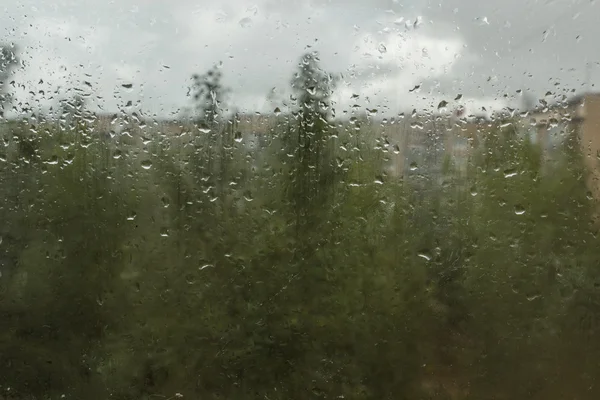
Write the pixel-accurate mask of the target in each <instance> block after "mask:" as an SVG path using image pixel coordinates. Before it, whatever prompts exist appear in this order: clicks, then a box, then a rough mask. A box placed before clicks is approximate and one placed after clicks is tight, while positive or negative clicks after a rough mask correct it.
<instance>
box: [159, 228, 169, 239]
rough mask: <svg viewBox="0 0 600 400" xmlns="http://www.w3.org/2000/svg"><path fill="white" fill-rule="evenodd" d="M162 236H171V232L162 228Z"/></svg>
mask: <svg viewBox="0 0 600 400" xmlns="http://www.w3.org/2000/svg"><path fill="white" fill-rule="evenodd" d="M160 236H162V237H167V236H169V230H168V229H167V228H161V230H160Z"/></svg>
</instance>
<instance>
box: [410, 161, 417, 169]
mask: <svg viewBox="0 0 600 400" xmlns="http://www.w3.org/2000/svg"><path fill="white" fill-rule="evenodd" d="M418 168H419V166H418V165H417V163H416V162H415V161H413V162H411V163H410V170H411V171H416V170H417V169H418Z"/></svg>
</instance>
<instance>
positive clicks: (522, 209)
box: [515, 204, 525, 215]
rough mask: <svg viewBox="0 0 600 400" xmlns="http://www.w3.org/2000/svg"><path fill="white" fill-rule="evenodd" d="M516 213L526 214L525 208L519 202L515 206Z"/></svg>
mask: <svg viewBox="0 0 600 400" xmlns="http://www.w3.org/2000/svg"><path fill="white" fill-rule="evenodd" d="M515 214H517V215H523V214H525V208H524V207H523V206H522V205H519V204H517V205H516V206H515Z"/></svg>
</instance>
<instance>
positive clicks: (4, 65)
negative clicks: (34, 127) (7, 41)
mask: <svg viewBox="0 0 600 400" xmlns="http://www.w3.org/2000/svg"><path fill="white" fill-rule="evenodd" d="M18 63H19V59H18V57H17V49H16V47H15V45H0V116H3V115H4V110H6V109H7V108H8V106H9V105H10V103H11V102H12V94H11V93H9V90H8V81H9V79H10V77H11V75H12V73H13V71H14V69H15V67H16V66H17V65H18Z"/></svg>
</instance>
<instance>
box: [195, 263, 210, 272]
mask: <svg viewBox="0 0 600 400" xmlns="http://www.w3.org/2000/svg"><path fill="white" fill-rule="evenodd" d="M206 268H214V265H212V264H204V265H203V266H201V267H200V268H198V269H199V270H200V271H202V270H204V269H206Z"/></svg>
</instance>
